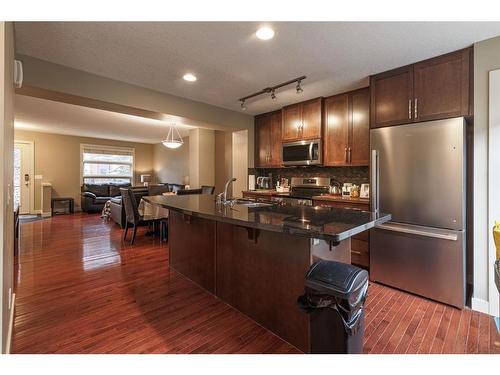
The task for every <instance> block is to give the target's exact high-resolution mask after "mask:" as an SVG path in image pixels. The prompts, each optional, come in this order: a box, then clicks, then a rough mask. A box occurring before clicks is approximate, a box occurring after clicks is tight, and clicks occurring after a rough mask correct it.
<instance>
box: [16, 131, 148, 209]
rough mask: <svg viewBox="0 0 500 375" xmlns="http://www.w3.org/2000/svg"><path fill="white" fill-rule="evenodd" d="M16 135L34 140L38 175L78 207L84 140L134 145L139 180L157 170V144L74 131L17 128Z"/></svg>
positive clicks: (37, 200) (37, 195) (56, 193)
mask: <svg viewBox="0 0 500 375" xmlns="http://www.w3.org/2000/svg"><path fill="white" fill-rule="evenodd" d="M15 139H16V140H22V141H32V142H34V147H35V175H42V176H43V180H42V181H43V182H50V183H51V184H52V188H53V195H54V196H56V197H57V196H59V197H73V198H74V199H75V208H76V209H78V210H79V209H80V185H81V183H80V144H81V143H87V144H96V145H107V146H122V147H133V148H134V149H135V171H134V172H135V173H134V175H135V183H136V184H140V175H141V174H144V173H149V174H152V173H153V164H154V163H153V154H154V151H153V150H154V145H152V144H146V143H134V142H123V141H113V140H108V139H97V138H88V137H76V136H71V135H60V134H49V133H38V132H29V131H24V130H16V131H15ZM42 181H40V180H35V205H34V207H35V210H38V209H40V183H41V182H42Z"/></svg>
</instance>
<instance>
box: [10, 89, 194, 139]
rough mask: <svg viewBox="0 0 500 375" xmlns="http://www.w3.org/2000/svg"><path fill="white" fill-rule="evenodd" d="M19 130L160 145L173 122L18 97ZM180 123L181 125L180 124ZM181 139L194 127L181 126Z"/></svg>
mask: <svg viewBox="0 0 500 375" xmlns="http://www.w3.org/2000/svg"><path fill="white" fill-rule="evenodd" d="M15 107H16V110H15V121H14V125H15V128H16V129H23V130H32V131H38V132H44V133H56V134H67V135H77V136H82V137H92V138H104V139H115V140H121V141H130V142H143V143H160V142H161V141H162V140H163V139H165V138H166V135H167V132H168V127H169V124H170V122H164V121H159V120H153V119H149V118H144V117H138V116H131V115H126V114H122V113H116V112H110V111H104V110H101V109H94V108H88V107H81V106H78V105H73V104H66V103H61V102H55V101H51V100H46V99H39V98H33V97H30V96H23V95H16V106H15ZM176 124H179V122H176ZM177 126H178V127H179V131H180V133H181V136H183V137H184V136H187V135H188V134H189V129H191V128H193V127H192V126H187V125H177Z"/></svg>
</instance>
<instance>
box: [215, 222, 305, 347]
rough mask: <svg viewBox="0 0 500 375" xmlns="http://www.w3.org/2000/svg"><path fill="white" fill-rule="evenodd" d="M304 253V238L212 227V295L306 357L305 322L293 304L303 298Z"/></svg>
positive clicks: (230, 225)
mask: <svg viewBox="0 0 500 375" xmlns="http://www.w3.org/2000/svg"><path fill="white" fill-rule="evenodd" d="M284 244H286V246H284ZM309 247H310V240H309V238H305V237H304V238H302V237H297V236H293V235H290V234H285V233H274V232H268V231H261V230H258V229H252V228H244V227H240V226H237V225H232V224H226V223H217V257H216V258H217V267H216V274H217V276H216V280H217V287H216V295H217V296H218V297H219V298H221V299H222V300H224V301H225V302H227V303H229V304H230V305H231V306H233V307H235V308H236V309H238V310H239V311H241V312H243V313H244V314H246V315H248V316H249V317H251V318H252V319H254V320H255V321H256V322H258V323H259V324H262V325H263V326H264V327H267V328H269V329H271V330H272V331H273V332H275V333H276V334H278V335H279V336H280V337H282V338H284V339H285V340H286V341H288V342H290V343H293V344H294V345H295V346H297V347H298V348H299V349H301V350H303V351H308V345H309V344H308V340H309V316H308V315H307V314H304V313H303V312H302V311H300V309H299V308H298V307H297V302H296V301H297V297H298V296H300V295H301V294H302V293H303V292H304V275H305V274H306V272H307V270H308V269H309V266H310V251H309Z"/></svg>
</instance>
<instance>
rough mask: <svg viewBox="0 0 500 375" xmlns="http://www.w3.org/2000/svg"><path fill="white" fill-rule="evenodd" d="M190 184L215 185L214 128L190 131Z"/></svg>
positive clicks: (195, 186) (196, 185) (194, 185)
mask: <svg viewBox="0 0 500 375" xmlns="http://www.w3.org/2000/svg"><path fill="white" fill-rule="evenodd" d="M189 185H190V186H191V188H198V187H200V186H202V185H209V186H213V185H215V134H214V130H209V129H192V130H190V131H189Z"/></svg>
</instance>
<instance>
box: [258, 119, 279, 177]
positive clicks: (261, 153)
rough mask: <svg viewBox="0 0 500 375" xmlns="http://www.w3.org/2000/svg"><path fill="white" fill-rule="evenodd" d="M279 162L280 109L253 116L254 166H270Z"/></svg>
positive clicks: (277, 164) (275, 165) (274, 165)
mask: <svg viewBox="0 0 500 375" xmlns="http://www.w3.org/2000/svg"><path fill="white" fill-rule="evenodd" d="M281 164H282V162H281V111H275V112H270V113H264V114H262V115H258V116H256V117H255V166H256V167H257V168H270V167H280V166H281Z"/></svg>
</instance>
